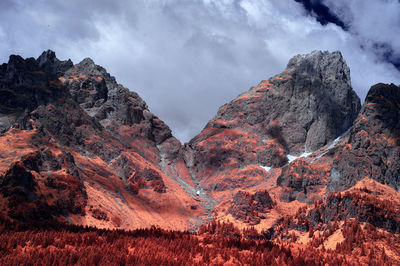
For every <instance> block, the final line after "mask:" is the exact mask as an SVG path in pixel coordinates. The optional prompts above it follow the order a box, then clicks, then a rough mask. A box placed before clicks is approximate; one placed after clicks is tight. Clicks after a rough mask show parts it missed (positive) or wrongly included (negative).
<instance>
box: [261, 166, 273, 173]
mask: <svg viewBox="0 0 400 266" xmlns="http://www.w3.org/2000/svg"><path fill="white" fill-rule="evenodd" d="M260 167H261V168H262V169H264V170H265V171H267V172H269V171H270V170H271V167H269V166H262V165H260Z"/></svg>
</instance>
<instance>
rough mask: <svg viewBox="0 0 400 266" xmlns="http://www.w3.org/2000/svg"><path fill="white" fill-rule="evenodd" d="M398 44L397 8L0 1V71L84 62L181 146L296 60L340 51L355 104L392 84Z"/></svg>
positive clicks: (261, 1) (380, 2)
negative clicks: (32, 63) (141, 104)
mask: <svg viewBox="0 0 400 266" xmlns="http://www.w3.org/2000/svg"><path fill="white" fill-rule="evenodd" d="M398 36H400V1H399V0H321V1H318V0H304V1H303V0H214V1H212V0H119V1H117V0H114V1H111V0H69V1H65V0H36V1H31V0H1V1H0V62H7V61H8V58H9V55H10V54H19V55H21V56H23V57H35V58H37V57H38V56H39V55H40V54H41V53H42V52H43V51H44V50H47V49H51V50H53V51H55V52H56V54H57V57H58V58H59V59H61V60H66V59H69V58H70V59H71V60H72V61H73V62H74V63H79V62H80V61H81V60H83V59H84V58H86V57H90V58H92V59H93V60H94V61H95V62H96V63H97V64H99V65H101V66H103V67H105V68H106V69H107V71H108V72H109V73H110V74H111V75H113V76H115V77H116V79H117V82H118V83H120V84H122V85H124V86H125V87H127V88H129V89H130V90H132V91H136V92H138V93H139V95H140V96H141V97H142V98H143V99H144V100H145V101H146V102H147V104H148V106H149V109H150V110H151V111H152V112H153V113H155V114H156V115H157V116H159V117H160V118H161V119H162V120H164V121H165V122H166V123H167V124H168V125H169V126H170V128H171V129H172V132H173V134H174V135H175V136H176V137H177V138H178V139H180V140H181V141H182V142H186V141H188V140H190V139H191V138H192V137H194V136H195V135H196V134H198V133H199V132H200V131H201V130H202V129H203V127H204V126H205V125H206V123H207V121H209V120H210V119H212V118H213V116H214V115H215V114H216V113H217V111H218V108H219V107H220V106H222V105H223V104H225V103H227V102H229V101H231V100H232V99H234V98H235V97H236V96H237V95H239V94H240V93H242V92H244V91H247V90H248V89H249V88H250V87H251V86H254V85H257V84H258V83H259V82H260V81H261V80H265V79H268V78H269V77H271V76H273V75H275V74H278V73H280V72H282V71H283V70H284V68H285V66H286V64H287V62H288V60H289V59H290V58H291V57H293V56H295V55H297V54H307V53H310V52H312V51H314V50H323V51H336V50H339V51H341V52H342V54H343V56H344V58H345V60H346V62H347V64H348V65H349V67H350V70H351V78H352V86H353V88H354V90H355V91H356V92H357V94H358V95H359V97H360V98H361V100H362V101H363V99H364V98H365V96H366V93H367V92H368V89H369V88H370V87H371V86H372V85H373V84H376V83H378V82H384V83H395V84H400V38H399V37H398Z"/></svg>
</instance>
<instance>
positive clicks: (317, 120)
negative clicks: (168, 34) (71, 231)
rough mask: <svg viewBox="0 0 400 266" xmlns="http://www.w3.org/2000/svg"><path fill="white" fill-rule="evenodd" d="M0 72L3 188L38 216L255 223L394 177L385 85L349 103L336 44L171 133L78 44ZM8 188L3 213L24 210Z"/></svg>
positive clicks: (91, 221) (115, 222)
mask: <svg viewBox="0 0 400 266" xmlns="http://www.w3.org/2000/svg"><path fill="white" fill-rule="evenodd" d="M0 74H1V80H0V81H1V87H0V93H1V96H2V99H3V101H2V102H1V103H0V113H1V120H0V122H1V123H0V128H1V132H2V133H1V135H0V139H1V145H2V146H1V147H3V148H2V149H3V150H8V149H9V148H8V146H7V145H9V144H8V143H10V142H11V143H13V144H12V146H11V147H14V149H15V150H14V151H13V152H7V153H5V154H4V155H3V157H2V159H1V162H0V166H1V171H2V175H3V177H2V180H3V181H2V182H3V183H2V187H3V190H2V191H3V192H2V193H3V196H2V197H3V199H5V198H7V199H8V200H10V198H9V196H10V193H11V194H12V192H10V191H13V189H12V187H13V186H14V187H17V188H18V189H17V191H15V193H20V194H21V193H22V194H24V193H25V194H24V196H22V199H23V200H22V202H25V203H27V204H28V203H29V206H32V209H33V210H34V211H33V213H34V215H39V216H40V211H39V210H42V209H48V210H51V211H47V214H46V217H47V218H46V219H48V218H51V217H53V218H55V219H56V220H65V221H70V222H72V223H75V224H82V225H95V226H98V227H106V228H132V226H143V227H149V226H151V225H153V224H154V225H158V226H161V227H165V228H172V229H184V230H186V229H192V230H195V229H197V228H198V227H199V226H200V225H201V224H203V223H207V222H209V221H211V219H221V220H226V219H231V220H232V221H234V222H235V223H236V224H238V225H239V226H245V225H248V224H251V225H254V226H256V228H257V229H259V230H261V229H263V228H264V229H265V228H273V227H274V226H277V225H279V223H280V222H279V221H280V220H281V219H283V218H284V217H286V215H291V214H293V215H294V214H295V212H296V210H297V209H298V208H299V207H301V206H306V205H307V204H311V203H313V202H315V201H319V200H326V199H327V197H328V195H329V193H330V192H331V191H332V192H334V193H340V192H341V191H344V190H347V189H350V188H351V187H353V186H355V185H356V184H357V182H360V181H362V180H364V178H365V177H370V178H372V179H374V180H376V181H378V182H380V183H382V184H387V185H388V186H390V187H392V188H394V189H398V186H399V185H398V182H399V180H398V173H399V170H398V167H396V165H397V162H399V160H400V159H399V158H398V155H397V154H398V147H399V143H398V136H399V133H398V120H396V119H397V117H396V114H398V108H399V104H398V98H399V96H398V87H397V86H395V85H383V84H380V85H376V86H374V87H372V88H371V90H370V93H369V94H368V95H367V98H366V101H365V102H364V104H363V106H362V107H361V104H360V100H359V98H358V96H357V95H356V93H355V92H354V91H353V89H352V88H351V82H350V70H349V68H348V67H347V65H346V63H345V61H344V59H343V57H342V55H341V54H340V52H332V53H329V52H321V51H314V52H312V53H310V54H308V55H298V56H295V57H293V58H292V59H291V60H290V61H289V63H288V65H287V68H286V69H285V70H284V71H283V72H282V73H281V74H278V75H276V76H273V77H271V78H270V79H268V80H264V81H261V82H260V83H259V84H258V85H257V86H254V87H252V88H250V90H249V91H247V92H244V93H242V94H241V95H239V96H238V97H237V98H235V99H234V100H232V101H231V102H230V103H227V104H225V105H223V106H222V107H221V108H220V109H219V111H218V113H217V114H216V116H215V117H214V118H213V119H212V120H210V121H209V122H208V123H207V125H206V126H205V127H204V129H203V130H202V132H200V133H199V134H198V135H197V136H195V137H194V138H192V139H191V140H190V141H189V142H187V143H184V144H181V143H180V141H179V140H178V139H176V138H175V137H173V135H172V132H171V130H170V128H169V127H168V126H167V125H166V124H165V123H164V122H163V121H161V120H160V119H159V118H158V117H157V116H156V115H154V114H153V113H151V112H150V110H149V109H148V106H147V104H146V103H145V102H144V101H143V100H142V99H141V98H140V96H139V95H138V94H137V93H135V92H131V91H129V90H128V89H127V88H125V87H123V86H122V85H120V84H118V83H117V82H116V80H115V78H114V77H112V76H111V75H110V74H109V73H108V72H107V71H106V70H105V69H104V68H103V67H101V66H98V65H96V64H95V63H94V62H93V60H91V59H90V58H86V59H84V60H82V61H81V62H80V63H78V64H76V65H74V64H73V63H72V61H70V60H66V61H60V60H59V59H57V57H56V56H55V53H54V52H53V51H50V50H49V51H45V52H43V53H42V55H41V56H39V57H38V59H33V58H28V59H23V58H21V57H18V56H14V55H13V56H11V57H10V61H9V63H8V64H3V65H2V66H1V68H0ZM382 97H383V98H382ZM381 98H382V100H379V99H381ZM384 99H386V100H384ZM377 100H379V101H381V102H383V104H380V107H379V108H380V109H373V108H377V106H378V104H379V101H377ZM385 101H387V102H385ZM371 108H372V109H371ZM388 108H389V111H390V112H389V114H390V115H389V116H387V117H386V116H385V114H386V113H385V112H386V110H387V109H388ZM382 112H383V113H382ZM380 117H381V119H379V118H380ZM364 119H367V121H370V122H371V123H374V124H376V127H375V128H374V130H373V131H371V130H370V128H368V125H367V124H368V123H366V121H364ZM368 119H369V120H368ZM379 121H381V122H379ZM385 121H386V122H385ZM389 122H390V123H389ZM385 123H386V124H385ZM388 123H389V124H388ZM367 128H368V130H367ZM345 132H347V133H345ZM363 132H365V133H367V132H369V133H370V134H371V135H374V134H375V135H376V136H378V135H379V134H380V135H379V136H380V138H379V139H380V142H374V141H373V138H372V137H371V136H368V133H367V135H365V134H364V133H363ZM344 133H345V134H344ZM343 134H344V135H343ZM349 145H350V146H351V147H350V146H349ZM368 147H370V148H368ZM372 147H375V148H372ZM374 150H382V151H383V152H376V151H374ZM355 154H357V155H355ZM388 154H389V155H388ZM359 156H364V159H359ZM388 156H389V157H388ZM369 165H375V166H371V167H370V166H369ZM359 168H360V169H361V170H360V169H359ZM363 169H364V170H363ZM371 173H378V174H377V175H376V176H371ZM19 177H21V178H22V179H18V178H19ZM396 177H397V179H396ZM13 178H15V180H14V181H15V182H17V183H15V182H14V181H13V182H14V183H13V182H11V181H12V180H13ZM18 180H22V181H18ZM23 180H25V181H26V182H28V183H27V184H28V185H27V186H28V187H24V184H25V181H23ZM18 182H22V183H23V184H22V183H21V184H20V183H18ZM18 184H20V185H18ZM29 184H30V185H29ZM22 194H21V195H22ZM50 194H51V195H52V196H50ZM5 195H8V196H5ZM51 197H53V199H55V200H53V199H51ZM79 198H80V200H75V199H79ZM39 199H40V200H39ZM6 201H7V200H4V201H3V203H5V202H6ZM11 201H12V203H13V204H14V205H16V206H14V205H13V204H10V203H9V202H8V203H9V204H8V205H7V204H3V205H4V206H3V212H2V213H3V215H5V216H8V214H7V213H9V212H10V211H13V213H14V214H15V213H17V214H18V215H17V216H18V217H20V218H19V219H20V220H21V219H22V221H23V220H26V221H28V220H29V219H30V218H29V217H30V215H33V214H32V213H30V214H29V213H28V214H26V213H24V211H23V210H21V209H19V207H18V206H19V204H17V202H18V201H16V199H12V200H11ZM35 204H37V206H36V205H35ZM6 205H7V206H6ZM35 206H36V207H35ZM10 208H11V209H12V210H10ZM290 208H292V209H293V210H290V211H289V209H290ZM35 209H37V210H36V211H35ZM286 209H287V211H283V210H286ZM14 216H15V215H14ZM17 216H16V217H17ZM21 217H22V218H21ZM63 217H64V218H63Z"/></svg>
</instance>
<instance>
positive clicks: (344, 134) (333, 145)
mask: <svg viewBox="0 0 400 266" xmlns="http://www.w3.org/2000/svg"><path fill="white" fill-rule="evenodd" d="M349 131H350V129H348V130H347V131H346V132H345V133H343V134H342V135H340V136H339V137H337V138H336V139H334V140H333V141H332V143H331V144H330V145H329V146H328V148H326V150H325V151H324V152H323V153H321V154H320V155H318V156H317V157H315V158H314V159H313V160H312V161H311V162H314V161H315V160H318V159H319V158H321V157H322V156H324V155H325V154H327V153H328V152H329V150H331V149H332V148H333V147H335V146H336V145H337V144H338V143H339V141H341V140H342V138H343V137H344V136H346V135H347V133H349Z"/></svg>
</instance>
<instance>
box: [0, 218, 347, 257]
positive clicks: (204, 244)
mask: <svg viewBox="0 0 400 266" xmlns="http://www.w3.org/2000/svg"><path fill="white" fill-rule="evenodd" d="M2 222H3V227H2V230H1V232H0V265H19V264H24V265H50V264H59V265H66V264H78V265H125V264H132V265H133V264H135V265H141V264H142V265H143V264H146V265H157V264H159V265H193V264H196V265H209V264H213V265H223V264H224V263H226V262H230V263H232V264H249V265H305V264H307V265H320V264H321V263H322V264H325V263H328V264H331V265H341V264H350V262H349V261H348V260H346V257H345V256H341V255H336V254H334V253H327V252H325V251H321V250H318V249H315V248H313V247H308V248H307V249H300V250H299V249H297V248H295V247H293V246H292V245H290V244H284V243H273V242H271V241H269V240H266V239H263V236H262V235H258V234H257V232H256V231H255V230H252V229H247V230H244V231H240V230H239V229H237V228H236V227H235V226H234V225H233V224H231V223H219V222H215V221H213V222H212V223H210V224H209V225H207V226H202V227H201V228H200V230H199V233H198V234H193V233H189V232H178V231H168V230H163V229H159V228H150V229H137V230H133V231H124V230H105V229H96V228H93V227H82V226H75V225H65V224H56V223H53V224H46V225H42V226H38V225H34V224H31V225H23V226H21V225H17V224H11V223H7V222H5V221H2Z"/></svg>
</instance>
